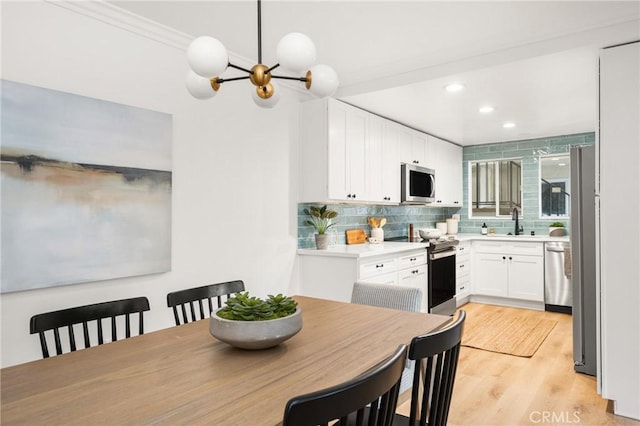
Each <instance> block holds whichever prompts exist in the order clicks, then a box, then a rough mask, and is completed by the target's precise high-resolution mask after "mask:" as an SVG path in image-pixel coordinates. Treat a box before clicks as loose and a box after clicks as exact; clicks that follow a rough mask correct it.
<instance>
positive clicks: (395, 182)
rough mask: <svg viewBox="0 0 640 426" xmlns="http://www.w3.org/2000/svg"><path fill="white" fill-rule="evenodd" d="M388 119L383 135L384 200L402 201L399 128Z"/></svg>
mask: <svg viewBox="0 0 640 426" xmlns="http://www.w3.org/2000/svg"><path fill="white" fill-rule="evenodd" d="M389 124H390V122H388V121H386V122H385V123H384V128H383V137H382V173H381V175H382V201H384V202H389V203H399V202H400V160H399V159H398V129H397V127H396V126H390V125H389ZM394 124H395V123H394Z"/></svg>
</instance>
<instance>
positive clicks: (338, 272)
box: [299, 248, 429, 312]
mask: <svg viewBox="0 0 640 426" xmlns="http://www.w3.org/2000/svg"><path fill="white" fill-rule="evenodd" d="M299 258H300V268H301V280H300V281H301V294H302V295H304V296H311V297H320V298H323V299H329V300H337V301H339V302H349V301H350V300H351V291H352V289H353V283H354V282H356V281H360V282H367V283H375V284H389V285H401V286H406V287H417V288H419V289H421V290H422V311H423V312H427V309H428V307H429V304H428V293H427V278H428V276H427V251H426V250H425V249H423V248H422V249H414V250H407V251H403V252H399V253H396V254H393V255H381V256H375V257H372V256H368V257H364V258H362V257H344V256H327V255H302V256H299Z"/></svg>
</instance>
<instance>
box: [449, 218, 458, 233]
mask: <svg viewBox="0 0 640 426" xmlns="http://www.w3.org/2000/svg"><path fill="white" fill-rule="evenodd" d="M457 233H458V219H447V234H449V235H456V234H457Z"/></svg>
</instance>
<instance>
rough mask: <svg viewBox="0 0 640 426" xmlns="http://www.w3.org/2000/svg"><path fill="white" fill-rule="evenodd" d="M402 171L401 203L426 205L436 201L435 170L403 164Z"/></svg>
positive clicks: (401, 165)
mask: <svg viewBox="0 0 640 426" xmlns="http://www.w3.org/2000/svg"><path fill="white" fill-rule="evenodd" d="M400 169H401V175H400V182H401V188H400V191H401V192H400V201H402V202H403V203H405V204H426V203H433V202H434V201H435V198H436V172H435V170H433V169H428V168H426V167H420V166H416V165H415V164H406V163H401V164H400Z"/></svg>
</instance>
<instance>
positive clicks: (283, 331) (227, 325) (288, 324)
mask: <svg viewBox="0 0 640 426" xmlns="http://www.w3.org/2000/svg"><path fill="white" fill-rule="evenodd" d="M220 309H224V308H220ZM220 309H217V310H216V311H215V312H213V313H212V314H211V319H210V321H209V333H211V335H212V336H213V337H215V338H216V339H218V340H220V341H222V342H225V343H228V344H229V345H231V346H235V347H236V348H241V349H267V348H271V347H273V346H277V345H279V344H280V343H282V342H284V341H285V340H287V339H289V338H291V337H293V336H294V335H295V334H296V333H298V332H299V331H300V330H301V329H302V311H301V310H300V307H297V308H296V311H295V312H294V313H293V314H291V315H289V316H288V317H284V318H278V319H273V320H266V321H233V320H228V319H224V318H220V317H219V316H218V311H219V310H220Z"/></svg>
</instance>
